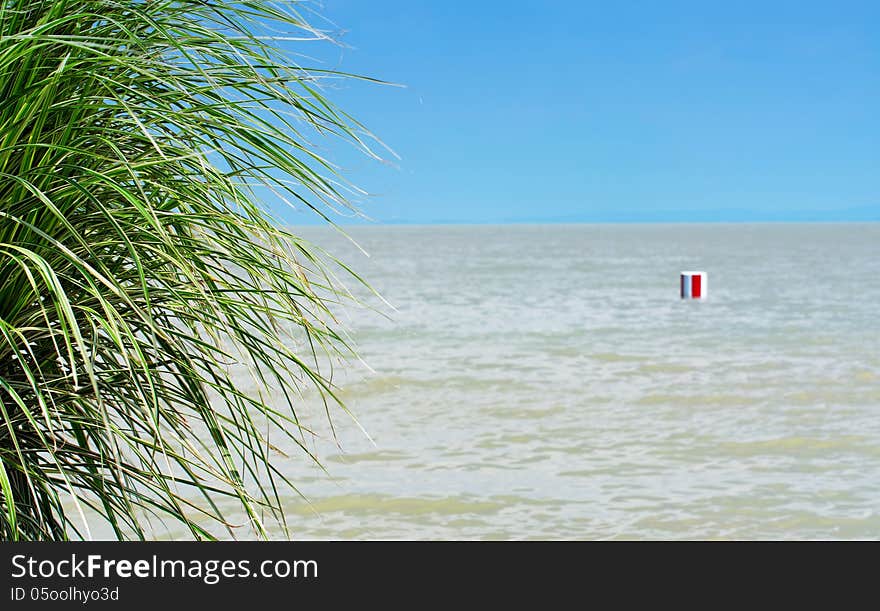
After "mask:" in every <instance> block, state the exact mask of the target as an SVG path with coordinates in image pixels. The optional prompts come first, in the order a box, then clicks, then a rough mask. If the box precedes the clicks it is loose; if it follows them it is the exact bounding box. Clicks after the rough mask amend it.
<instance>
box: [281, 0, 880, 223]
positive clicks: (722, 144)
mask: <svg viewBox="0 0 880 611" xmlns="http://www.w3.org/2000/svg"><path fill="white" fill-rule="evenodd" d="M322 12H323V14H324V15H326V16H327V17H328V19H330V20H331V21H332V23H333V25H332V26H331V25H329V24H325V26H326V27H331V28H335V29H337V30H338V31H339V33H340V35H341V40H342V41H343V42H344V43H345V44H347V45H349V46H350V48H346V49H342V48H335V47H330V46H326V47H324V48H318V47H306V48H305V52H307V53H310V54H313V55H316V56H318V57H320V59H321V60H322V61H323V62H324V64H323V65H324V66H325V67H332V68H338V69H341V70H345V71H350V72H356V73H362V74H367V75H370V76H375V77H378V78H382V79H386V80H389V81H394V82H397V83H402V84H405V85H406V88H405V89H402V88H395V87H382V86H375V85H366V84H355V83H347V84H340V85H339V86H338V88H335V89H333V90H331V91H330V92H329V93H330V96H331V97H332V98H333V99H334V100H336V101H337V102H338V103H339V104H340V105H341V106H342V107H343V108H345V109H346V110H348V111H350V112H351V113H352V114H354V115H355V116H357V117H358V118H359V119H361V120H362V121H363V122H364V123H366V124H367V125H368V126H369V127H370V128H371V129H372V130H373V131H374V132H376V133H377V134H378V135H379V136H380V137H381V138H382V140H383V141H385V142H386V143H387V144H388V145H390V146H391V147H392V148H393V149H394V150H395V151H396V152H397V153H398V154H399V155H400V156H401V157H402V159H401V160H400V161H398V162H396V166H389V165H383V164H381V163H377V162H374V161H370V160H369V159H366V158H362V157H359V156H357V155H354V154H352V153H351V151H348V150H342V149H340V150H336V149H334V150H332V151H330V152H331V153H332V155H331V156H332V157H333V158H335V159H336V160H337V161H338V162H339V163H340V165H342V167H343V171H344V172H345V173H346V175H347V176H349V177H350V178H351V179H352V180H353V181H354V182H355V183H357V184H358V185H359V186H361V187H363V188H364V189H366V190H367V191H369V192H370V194H371V195H370V197H367V198H364V199H362V200H361V207H362V208H363V210H364V211H365V213H366V214H367V215H369V216H370V217H372V218H373V219H375V220H376V221H379V222H385V223H404V222H407V223H433V222H470V223H488V222H494V223H503V222H593V221H730V220H734V221H740V220H742V221H748V220H866V219H872V220H880V172H878V169H880V3H878V2H876V1H875V2H827V1H821V2H818V1H811V0H803V1H800V2H784V1H771V2H767V1H761V2H751V1H744V2H712V1H705V0H704V1H700V2H677V1H674V0H665V1H663V2H660V1H654V2H627V1H616V2H574V1H572V2H565V1H557V2H537V1H534V0H533V1H530V2H525V1H508V2H492V1H485V2H463V1H451V2H450V1H447V2H441V1H427V0H371V1H369V2H368V1H366V0H323V9H322ZM343 30H344V33H343V32H342V31H343ZM297 50H303V48H302V47H298V48H297ZM287 216H288V219H289V220H291V221H292V222H295V223H301V222H306V221H307V220H308V219H309V218H310V217H309V216H308V215H306V214H291V215H287Z"/></svg>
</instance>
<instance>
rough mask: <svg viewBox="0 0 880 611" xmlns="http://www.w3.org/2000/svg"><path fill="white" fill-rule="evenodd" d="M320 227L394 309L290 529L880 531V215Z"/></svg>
mask: <svg viewBox="0 0 880 611" xmlns="http://www.w3.org/2000/svg"><path fill="white" fill-rule="evenodd" d="M303 232H304V234H305V235H306V237H308V238H309V239H311V240H313V241H315V242H317V243H319V244H321V245H322V246H326V247H327V248H328V249H329V250H330V251H332V252H334V253H338V254H340V255H341V256H342V258H343V259H344V260H346V261H347V262H349V263H351V264H352V266H353V267H354V268H355V269H357V270H358V271H360V272H363V275H364V276H365V277H366V278H368V279H369V280H370V281H371V282H372V284H373V285H374V286H375V287H376V288H377V289H378V290H379V291H380V292H381V293H382V294H383V295H384V296H385V297H386V298H387V299H388V300H389V301H390V302H391V303H392V304H393V305H394V306H395V307H396V308H397V311H396V312H393V313H391V319H390V320H389V319H385V318H382V317H380V316H378V315H376V314H373V313H370V312H366V311H362V312H358V311H355V310H349V311H348V314H347V318H346V320H347V321H348V323H349V324H350V326H351V328H352V330H353V333H354V336H355V338H356V340H357V342H358V344H359V347H360V352H361V355H362V356H363V358H364V360H365V361H366V362H367V363H368V364H369V365H370V366H371V367H372V368H373V369H374V370H375V373H370V372H369V371H367V370H365V369H364V368H360V369H356V370H355V371H354V372H353V373H352V374H351V375H350V376H349V379H348V380H347V381H346V382H345V393H344V397H345V398H346V400H347V402H348V405H349V407H350V408H351V410H352V411H353V412H354V413H355V414H356V416H357V417H358V419H359V421H360V423H361V424H362V425H363V427H364V429H365V430H366V431H367V432H368V433H369V434H370V436H371V437H372V440H373V442H371V441H370V440H369V439H368V438H367V437H366V436H365V435H364V434H363V433H362V432H361V431H360V429H358V428H357V427H356V426H355V425H354V424H353V423H352V421H351V420H350V419H348V418H347V417H346V416H345V415H344V414H340V415H338V416H337V417H336V419H335V423H336V425H337V427H338V432H339V442H340V445H341V448H340V447H338V446H336V445H335V444H333V443H332V442H331V441H330V440H326V441H324V442H321V443H318V444H316V446H315V449H316V450H317V451H318V453H319V454H320V455H321V457H322V458H323V459H324V461H325V465H326V467H327V469H328V470H329V472H330V476H327V475H325V474H324V473H322V472H320V471H319V470H317V469H316V468H314V467H312V466H310V465H309V464H308V462H307V460H306V459H305V457H304V456H303V455H302V454H301V453H293V454H292V455H291V457H290V458H289V459H285V460H284V461H283V463H282V464H283V465H284V469H285V471H286V472H288V473H289V474H290V475H291V476H292V477H293V479H294V480H295V481H296V482H297V483H298V484H299V485H300V490H301V491H302V493H303V494H304V495H306V496H307V497H308V498H309V501H310V503H306V502H304V501H302V500H300V499H298V498H296V497H295V496H294V495H290V498H289V499H287V500H286V501H285V504H286V506H287V511H288V513H289V515H290V518H291V526H292V530H293V535H294V537H298V538H305V539H324V538H329V539H352V538H354V539H399V538H404V539H496V538H497V539H519V538H541V539H545V538H546V539H558V538H561V539H579V538H590V539H592V538H662V539H667V538H716V537H719V538H774V539H776V538H835V539H836V538H872V539H873V538H878V537H880V320H878V316H880V224H791V225H789V224H756V225H724V224H718V225H553V226H497V227H496V226H432V227H405V226H400V227H364V228H353V229H351V230H350V233H351V235H352V236H353V237H354V238H355V239H356V240H357V241H358V243H359V244H360V245H361V246H363V248H364V249H365V250H366V251H367V252H369V253H370V258H369V259H366V258H364V257H363V256H362V255H360V254H359V253H358V252H357V251H356V250H355V249H353V248H352V247H350V246H349V245H347V244H346V243H345V242H344V240H341V239H340V238H339V237H338V236H335V235H333V234H332V233H330V232H328V231H325V230H319V229H315V228H312V229H309V228H307V229H304V230H303ZM689 269H700V270H705V271H706V272H707V273H708V283H709V299H708V300H706V301H704V302H683V301H681V300H680V299H679V295H678V291H679V272H680V271H682V270H689ZM312 411H313V412H314V414H313V415H312V418H313V419H314V420H315V421H320V420H321V412H320V410H319V409H318V408H317V406H315V408H314V409H313V410H312Z"/></svg>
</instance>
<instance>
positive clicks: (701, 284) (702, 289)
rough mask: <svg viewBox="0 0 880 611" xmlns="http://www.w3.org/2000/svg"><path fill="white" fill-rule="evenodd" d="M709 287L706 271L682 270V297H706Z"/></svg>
mask: <svg viewBox="0 0 880 611" xmlns="http://www.w3.org/2000/svg"><path fill="white" fill-rule="evenodd" d="M707 289H708V286H707V285H706V272H681V298H682V299H705V298H706V293H707Z"/></svg>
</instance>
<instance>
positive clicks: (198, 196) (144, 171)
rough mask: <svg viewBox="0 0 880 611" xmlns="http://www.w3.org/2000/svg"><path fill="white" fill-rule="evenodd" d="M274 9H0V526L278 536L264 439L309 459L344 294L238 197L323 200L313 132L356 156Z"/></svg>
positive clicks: (274, 482)
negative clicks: (313, 392)
mask: <svg viewBox="0 0 880 611" xmlns="http://www.w3.org/2000/svg"><path fill="white" fill-rule="evenodd" d="M295 8H296V7H295V6H293V5H291V4H290V3H286V4H282V3H278V2H268V1H252V2H245V1H243V2H215V1H212V0H143V1H138V0H0V410H2V411H0V538H2V539H4V540H40V539H68V538H87V537H89V536H90V531H89V522H90V521H93V520H94V519H99V520H105V521H106V523H107V524H109V525H110V527H111V528H112V531H113V533H115V536H116V537H118V538H120V539H124V538H145V537H148V536H151V535H150V533H151V531H150V524H151V523H152V522H153V520H158V521H159V522H164V523H166V524H168V523H169V522H170V523H175V522H177V523H180V524H182V525H183V526H184V527H185V528H186V529H187V530H188V532H189V533H191V536H192V537H194V538H197V539H203V538H213V537H216V536H218V534H217V533H218V532H219V533H221V534H222V533H226V534H228V535H236V534H238V533H239V532H243V531H247V532H250V533H255V534H256V535H257V536H267V534H268V532H269V530H270V529H271V528H273V527H274V526H275V525H280V526H281V528H282V529H283V531H284V532H287V525H286V524H285V521H284V515H283V511H282V506H281V501H280V498H281V494H282V493H281V490H282V489H283V488H285V487H290V486H293V484H294V482H291V481H289V480H288V479H287V478H286V477H285V476H284V474H283V473H281V472H280V471H279V470H278V469H277V468H276V466H275V464H276V463H275V462H274V457H276V456H277V455H278V450H277V449H276V447H275V445H274V442H273V441H272V440H273V439H277V438H278V437H279V436H281V437H283V438H289V439H290V440H292V441H293V442H295V443H296V444H298V445H299V446H300V447H301V448H302V450H304V451H305V452H306V455H308V456H309V457H311V458H309V459H314V456H312V455H311V454H310V453H309V450H308V447H309V445H308V444H307V443H306V440H307V438H308V436H309V433H308V429H307V428H306V427H305V425H304V424H303V423H302V422H301V421H300V419H299V417H298V415H297V406H298V405H299V401H300V399H299V397H300V393H301V391H302V390H303V388H305V387H313V388H317V389H318V390H319V391H320V394H321V396H323V397H324V399H325V400H326V401H327V402H328V404H331V403H334V402H335V395H334V389H333V386H332V384H331V382H330V380H329V374H328V373H327V370H326V367H324V366H319V364H320V363H323V362H324V361H325V360H326V359H322V358H319V357H320V356H321V355H323V354H331V355H333V354H345V353H346V351H347V349H348V348H347V344H346V342H345V341H344V338H343V336H341V334H340V332H339V331H338V330H337V328H336V325H335V323H334V319H333V316H332V312H331V309H332V307H333V306H334V304H335V303H336V302H337V301H338V300H339V299H344V298H347V297H346V293H343V292H342V291H341V290H339V288H338V287H339V285H338V283H337V282H336V280H335V279H334V276H333V275H332V274H331V273H330V271H329V266H330V265H332V261H331V260H330V259H328V258H327V256H325V255H324V254H322V253H320V252H318V251H317V250H316V249H315V248H314V247H312V246H310V245H308V244H307V243H305V242H304V241H302V240H299V239H298V238H297V237H296V236H294V235H292V234H291V233H290V232H289V231H287V230H285V229H283V228H281V226H280V225H279V224H278V223H276V222H275V221H274V220H273V219H272V217H271V216H270V213H269V212H268V211H267V209H266V208H265V207H264V205H263V203H261V202H264V201H266V200H267V199H272V200H275V201H277V202H287V203H288V204H290V205H292V206H297V207H305V208H309V209H311V210H312V211H314V212H315V213H316V214H319V215H322V216H325V215H327V214H328V213H332V212H333V211H334V210H339V209H340V208H341V207H344V206H346V198H345V195H346V193H347V192H344V191H342V190H341V189H342V187H340V185H344V184H345V183H344V181H342V180H341V179H339V178H338V177H337V176H336V172H335V169H334V166H333V165H331V164H330V163H329V162H327V161H326V160H325V159H324V158H322V156H320V155H319V154H318V153H317V152H316V151H317V147H316V145H315V142H317V141H323V140H321V139H325V138H327V137H332V138H341V139H343V140H347V141H349V142H351V143H354V144H355V145H356V146H358V147H361V148H363V149H364V150H365V152H367V153H368V154H372V153H370V151H369V149H368V148H367V146H366V145H365V144H364V141H363V140H362V138H363V137H364V136H363V134H365V132H364V131H363V130H362V129H361V128H360V126H359V125H358V124H357V123H356V122H355V121H353V120H352V119H351V118H350V117H348V116H347V115H345V114H344V113H342V112H340V111H339V110H337V109H336V108H335V107H334V106H333V105H332V104H330V103H329V102H328V100H327V99H325V97H324V94H323V93H322V91H325V89H324V88H322V86H321V85H322V80H323V79H329V78H339V77H340V76H341V75H338V74H336V73H334V72H332V71H322V70H320V69H314V68H303V67H300V66H298V65H297V64H296V62H295V61H293V60H292V59H291V57H289V56H288V55H285V54H284V53H283V52H282V49H284V48H289V47H290V46H291V45H298V44H305V41H307V40H313V39H320V38H322V34H321V32H319V31H317V30H315V29H313V28H312V27H310V26H309V25H308V24H307V23H306V22H305V21H303V20H302V19H301V18H300V16H299V15H298V13H297V12H296V11H295V10H294V9H295ZM279 32H283V34H279ZM280 40H283V42H279V41H280ZM325 218H326V216H325ZM341 269H343V270H347V268H345V267H342V268H341ZM353 277H354V278H355V279H356V276H353ZM243 369H246V370H247V371H249V372H250V373H251V374H252V376H253V379H254V380H255V385H254V388H256V390H253V389H251V390H246V389H242V388H241V384H240V382H238V383H237V382H236V380H235V379H234V373H233V372H234V371H239V370H243ZM269 395H271V396H272V398H273V400H272V401H269V400H268V397H269ZM329 413H330V412H329V411H328V415H329ZM288 445H290V444H288ZM230 500H232V501H234V502H232V503H230ZM221 507H223V508H226V509H225V510H224V509H221ZM229 507H235V509H234V511H235V513H236V515H239V516H240V515H244V516H246V518H244V519H240V520H236V521H235V522H232V521H230V519H229V518H228V516H227V515H226V513H228V511H229Z"/></svg>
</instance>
